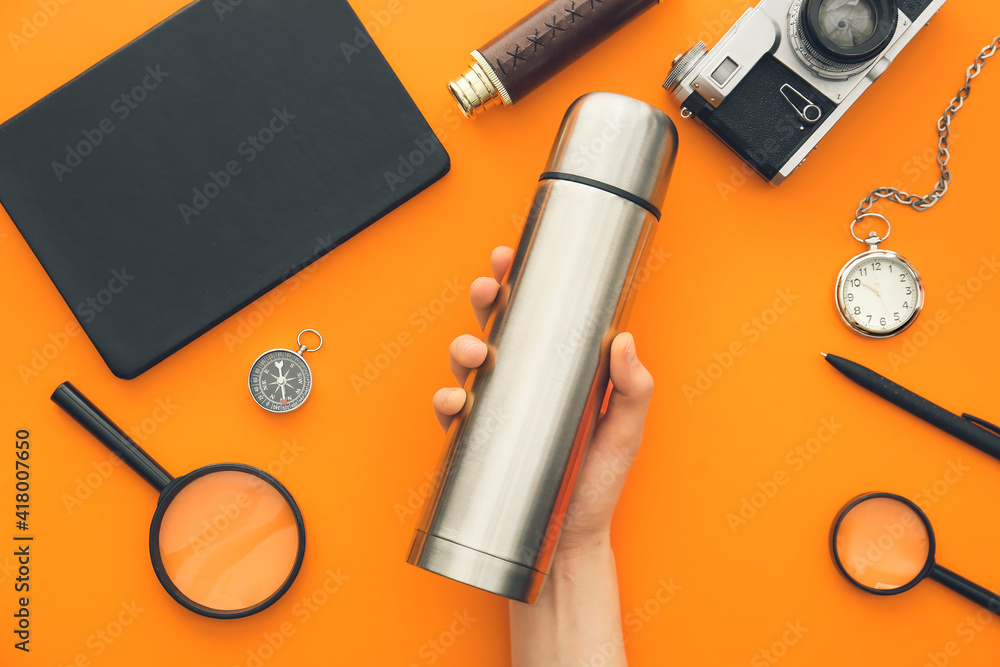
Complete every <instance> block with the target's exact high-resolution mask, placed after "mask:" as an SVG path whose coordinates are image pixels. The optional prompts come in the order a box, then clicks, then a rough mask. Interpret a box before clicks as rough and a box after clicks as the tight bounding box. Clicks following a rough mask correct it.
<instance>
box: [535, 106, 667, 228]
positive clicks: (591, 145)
mask: <svg viewBox="0 0 1000 667" xmlns="http://www.w3.org/2000/svg"><path fill="white" fill-rule="evenodd" d="M676 155H677V128H676V127H674V124H673V121H671V120H670V118H669V117H668V116H667V114H665V113H663V112H662V111H660V110H659V109H657V108H655V107H653V106H650V105H649V104H646V103H645V102H641V101H639V100H636V99H633V98H631V97H626V96H625V95H618V94H615V93H588V94H586V95H584V96H583V97H581V98H579V99H577V100H576V101H575V102H573V104H572V105H570V107H569V110H568V111H566V116H565V117H564V118H563V122H562V126H561V127H560V128H559V133H558V135H557V136H556V141H555V144H554V145H553V147H552V153H551V154H550V155H549V161H548V163H547V165H546V168H545V174H544V175H543V178H546V177H549V178H551V177H553V176H554V175H556V174H558V175H568V176H570V177H575V178H570V179H569V180H580V181H581V182H586V181H594V182H596V183H599V184H604V185H607V186H610V188H609V189H611V190H612V191H613V190H614V189H618V190H622V191H624V192H626V193H628V194H629V195H631V196H632V197H635V198H638V199H640V200H642V201H644V202H648V203H649V204H651V205H652V207H653V208H655V209H656V210H659V209H660V208H661V207H662V206H663V199H664V197H665V196H666V192H667V183H668V182H669V180H670V172H671V171H672V170H673V167H674V158H675V157H676ZM647 208H648V207H647Z"/></svg>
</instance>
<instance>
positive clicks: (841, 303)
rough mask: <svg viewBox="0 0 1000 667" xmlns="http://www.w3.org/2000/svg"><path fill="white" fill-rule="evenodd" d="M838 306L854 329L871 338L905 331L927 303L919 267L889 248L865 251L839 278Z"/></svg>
mask: <svg viewBox="0 0 1000 667" xmlns="http://www.w3.org/2000/svg"><path fill="white" fill-rule="evenodd" d="M836 297H837V309H838V310H839V312H840V316H841V317H842V318H843V319H844V322H846V323H847V325H848V326H849V327H851V329H853V330H854V331H856V332H857V333H860V334H861V335H863V336H868V337H869V338H887V337H889V336H894V335H896V334H898V333H901V332H902V331H903V330H905V329H906V328H907V327H909V326H910V325H911V324H913V321H914V320H915V319H916V317H917V315H918V314H919V313H920V309H921V308H923V305H924V287H923V282H922V281H921V279H920V274H919V273H917V270H916V269H915V268H913V266H912V265H911V264H910V263H909V262H908V261H906V259H905V258H904V257H901V256H900V255H897V254H896V253H894V252H891V251H888V250H871V251H868V252H865V253H862V254H860V255H858V256H857V257H855V258H854V259H852V260H851V261H850V262H848V263H847V265H846V266H844V268H843V270H842V271H841V272H840V276H839V277H838V278H837V290H836Z"/></svg>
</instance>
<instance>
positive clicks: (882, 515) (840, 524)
mask: <svg viewBox="0 0 1000 667" xmlns="http://www.w3.org/2000/svg"><path fill="white" fill-rule="evenodd" d="M830 549H831V551H832V553H833V561H834V563H836V565H837V569H838V570H840V573H841V574H843V575H844V576H845V577H847V579H848V581H850V582H851V583H852V584H854V585H855V586H857V587H859V588H861V589H862V590H865V591H867V592H869V593H874V594H875V595H896V594H898V593H902V592H904V591H908V590H910V589H911V588H913V587H914V586H916V585H917V584H918V583H920V582H921V581H922V580H923V579H925V578H927V577H930V578H931V579H933V580H934V581H937V582H939V583H942V584H944V585H945V586H947V587H948V588H950V589H951V590H953V591H955V592H956V593H960V594H961V595H964V596H965V597H967V598H968V599H970V600H972V601H973V602H975V603H977V604H980V605H982V606H983V607H986V608H987V609H988V610H990V611H991V612H993V613H995V614H998V615H1000V596H998V595H997V594H996V593H993V592H992V591H989V590H987V589H985V588H983V587H982V586H979V585H977V584H974V583H972V582H971V581H969V580H968V579H966V578H965V577H961V576H959V575H957V574H955V573H954V572H952V571H951V570H949V569H948V568H946V567H944V566H943V565H939V564H938V563H936V562H935V561H934V551H935V542H934V531H933V530H932V529H931V522H930V519H928V518H927V515H926V514H924V513H923V511H922V510H921V509H920V508H919V507H917V505H916V504H915V503H914V502H913V501H911V500H908V499H906V498H904V497H902V496H898V495H896V494H894V493H866V494H864V495H860V496H858V497H856V498H854V499H853V500H851V501H850V502H849V503H847V504H846V505H844V507H843V508H842V509H841V510H840V512H839V513H838V514H837V518H836V520H835V521H834V522H833V529H832V530H831V532H830Z"/></svg>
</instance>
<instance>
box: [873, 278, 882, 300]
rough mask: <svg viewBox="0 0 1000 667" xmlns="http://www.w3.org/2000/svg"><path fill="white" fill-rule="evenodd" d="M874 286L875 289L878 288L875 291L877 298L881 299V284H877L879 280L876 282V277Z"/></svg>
mask: <svg viewBox="0 0 1000 667" xmlns="http://www.w3.org/2000/svg"><path fill="white" fill-rule="evenodd" d="M875 287H876V289H877V290H878V291H877V292H876V294H878V298H880V299H881V298H882V286H881V285H880V284H879V282H878V278H876V279H875Z"/></svg>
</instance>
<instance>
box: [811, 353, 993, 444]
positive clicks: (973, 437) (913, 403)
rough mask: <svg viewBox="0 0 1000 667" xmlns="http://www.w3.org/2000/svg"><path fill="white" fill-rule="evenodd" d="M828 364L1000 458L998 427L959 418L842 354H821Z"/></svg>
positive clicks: (969, 418)
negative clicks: (841, 355) (845, 357)
mask: <svg viewBox="0 0 1000 667" xmlns="http://www.w3.org/2000/svg"><path fill="white" fill-rule="evenodd" d="M823 356H824V357H825V358H826V360H827V361H828V362H830V365H831V366H833V367H834V368H836V369H837V370H838V371H840V372H841V373H843V374H844V375H846V376H847V378H848V379H850V380H851V381H853V382H856V383H857V384H859V385H861V386H862V387H864V388H865V389H867V390H868V391H870V392H872V393H873V394H875V395H877V396H881V397H882V398H884V399H885V400H887V401H889V402H890V403H895V404H896V405H898V406H899V407H901V408H903V409H904V410H906V411H907V412H909V413H910V414H913V415H916V416H917V417H920V418H921V419H923V420H924V421H925V422H927V423H928V424H931V425H933V426H937V427H938V428H939V429H941V430H942V431H944V432H945V433H949V434H951V435H953V436H955V437H956V438H958V439H959V440H964V441H965V442H967V443H969V444H970V445H972V446H973V447H975V448H976V449H979V450H981V451H983V452H986V453H987V454H989V455H990V456H992V457H993V458H995V459H1000V435H998V433H1000V429H997V427H996V426H993V425H992V424H990V423H989V422H986V421H983V420H982V419H979V418H977V417H973V416H971V415H966V414H963V415H962V416H961V417H959V416H958V415H956V414H955V413H953V412H949V411H948V410H945V409H944V408H942V407H941V406H939V405H935V404H934V403H931V402H930V401H928V400H927V399H926V398H923V397H921V396H917V395H916V394H914V393H913V392H912V391H910V390H909V389H906V388H905V387H901V386H899V385H898V384H896V383H895V382H893V381H892V380H888V379H886V378H884V377H882V376H881V375H879V374H878V373H876V372H875V371H873V370H871V369H868V368H865V367H864V366H862V365H861V364H857V363H855V362H853V361H848V360H847V359H844V358H842V357H837V356H834V355H832V354H826V353H823Z"/></svg>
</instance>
